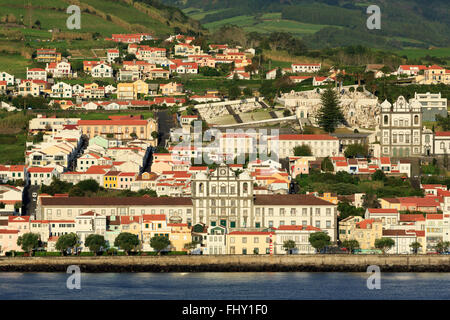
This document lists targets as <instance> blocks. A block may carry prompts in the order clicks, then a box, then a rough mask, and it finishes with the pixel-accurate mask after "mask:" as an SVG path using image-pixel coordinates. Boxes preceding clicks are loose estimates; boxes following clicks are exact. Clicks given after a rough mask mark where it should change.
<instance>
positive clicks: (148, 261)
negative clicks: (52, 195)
mask: <svg viewBox="0 0 450 320" xmlns="http://www.w3.org/2000/svg"><path fill="white" fill-rule="evenodd" d="M70 265H77V266H79V267H80V270H81V271H82V272H366V270H367V267H368V266H370V265H377V266H379V267H380V269H381V271H383V272H450V255H442V256H438V255H433V256H427V255H423V256H420V255H418V256H392V255H330V254H327V255H292V256H254V255H247V256H244V255H233V256H230V255H226V256H160V257H158V256H128V257H127V256H117V257H15V258H0V272H66V270H67V267H68V266H70Z"/></svg>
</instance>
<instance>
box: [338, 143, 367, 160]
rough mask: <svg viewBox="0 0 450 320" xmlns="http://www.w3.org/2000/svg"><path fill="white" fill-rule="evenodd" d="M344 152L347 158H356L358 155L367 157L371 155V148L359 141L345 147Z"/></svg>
mask: <svg viewBox="0 0 450 320" xmlns="http://www.w3.org/2000/svg"><path fill="white" fill-rule="evenodd" d="M344 154H345V156H346V157H347V158H355V157H357V156H361V157H365V158H366V157H368V156H369V148H368V147H367V145H363V144H359V143H355V144H350V145H348V146H347V148H345V151H344Z"/></svg>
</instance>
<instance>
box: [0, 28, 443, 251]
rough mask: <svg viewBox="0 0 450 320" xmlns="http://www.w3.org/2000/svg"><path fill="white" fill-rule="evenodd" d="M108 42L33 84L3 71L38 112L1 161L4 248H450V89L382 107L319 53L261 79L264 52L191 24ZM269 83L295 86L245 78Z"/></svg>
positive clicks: (432, 79)
mask: <svg viewBox="0 0 450 320" xmlns="http://www.w3.org/2000/svg"><path fill="white" fill-rule="evenodd" d="M105 40H106V41H109V42H110V43H111V48H109V49H107V50H105V52H104V53H105V56H104V57H100V58H99V59H96V60H82V61H81V60H78V61H76V60H72V59H69V58H68V57H67V56H66V57H64V56H63V55H62V53H61V52H58V49H56V48H51V49H49V48H40V49H37V50H36V52H35V55H34V56H33V59H34V61H35V62H36V63H40V64H42V65H43V66H44V65H45V67H42V68H34V67H33V68H27V69H26V79H20V78H17V77H15V76H14V75H11V74H9V73H7V72H2V71H1V70H0V92H1V93H2V95H3V96H4V97H8V99H9V100H8V99H7V98H5V99H2V102H1V105H0V108H1V112H2V113H4V114H13V115H15V114H17V115H29V118H27V121H26V123H25V127H26V142H25V147H24V149H23V150H22V153H23V161H22V162H21V161H19V162H14V163H13V162H11V161H5V162H4V163H0V183H1V184H0V255H8V256H14V255H20V254H32V253H33V252H34V254H42V255H44V253H45V254H50V253H59V252H62V253H63V254H88V253H92V254H98V253H99V252H102V253H104V254H107V253H108V252H113V251H114V250H115V252H117V251H119V252H120V251H122V252H127V253H130V252H131V251H133V252H135V253H136V252H140V253H142V254H154V253H155V252H156V253H161V252H163V253H166V254H203V255H245V254H248V255H251V254H260V255H286V254H321V253H354V254H376V253H386V254H438V253H448V250H449V249H450V190H449V185H450V180H449V179H447V173H448V171H447V170H448V154H447V152H448V150H449V149H450V131H448V130H450V125H448V124H447V127H446V126H444V125H443V124H446V122H445V121H447V120H446V119H447V117H448V111H447V110H448V99H447V98H446V97H444V94H443V93H434V92H428V91H425V92H423V91H417V92H414V96H411V97H405V96H403V95H398V96H396V97H395V99H394V100H391V101H389V100H388V99H380V97H379V96H377V95H375V93H374V92H373V90H372V88H371V87H370V86H368V85H366V86H363V85H361V84H360V81H359V80H360V79H358V81H353V82H351V81H346V80H345V77H346V76H356V75H355V72H353V71H350V70H349V71H346V70H340V69H338V68H336V67H331V68H328V67H327V68H325V67H324V65H323V64H322V63H320V62H317V63H311V62H305V63H292V64H291V66H290V67H289V68H288V67H276V68H270V69H269V70H267V71H266V72H265V73H264V74H261V73H260V72H259V70H258V68H255V63H256V62H255V59H254V58H255V55H256V51H255V49H253V48H243V47H240V46H233V45H228V44H209V45H208V46H207V47H206V48H205V46H200V45H196V44H195V40H196V38H195V37H193V36H187V35H183V34H174V35H172V36H170V37H169V38H167V39H164V40H163V41H161V39H156V38H155V37H154V36H153V35H152V34H150V33H136V34H112V36H111V37H110V38H109V37H108V38H107V39H105ZM157 40H159V41H160V42H159V44H161V46H159V47H157V46H151V45H150V44H143V43H150V42H152V41H157ZM384 67H385V66H384V65H373V64H368V65H367V67H366V69H367V72H371V73H372V76H373V78H374V79H385V78H391V79H395V80H396V81H402V82H404V81H407V82H408V84H406V85H414V86H419V88H420V86H421V85H434V86H440V85H446V86H448V85H450V70H448V69H446V68H444V67H440V66H438V65H428V66H426V65H399V66H398V69H397V70H395V71H387V70H386V68H384ZM209 75H213V77H214V78H210V76H209ZM217 79H220V81H231V82H232V83H233V84H232V86H231V87H230V90H228V91H227V92H223V91H219V90H218V89H217V88H215V87H214V81H219V80H217ZM266 80H275V81H286V82H287V83H288V87H289V88H290V89H292V88H294V89H292V90H289V91H286V92H283V91H279V92H276V93H275V94H274V96H273V97H269V96H267V95H265V92H264V90H261V89H259V90H258V89H255V87H252V86H251V84H252V83H253V82H252V81H266ZM210 81H211V84H209V82H210ZM192 83H196V84H197V83H199V84H198V86H199V88H200V89H198V88H197V89H196V87H195V86H194V85H192ZM246 84H248V85H246ZM186 87H188V88H186ZM18 97H21V98H22V99H24V100H23V103H24V106H23V107H22V108H20V107H19V106H18V105H14V104H13V103H12V101H13V99H15V98H18ZM33 98H35V99H43V101H45V103H44V104H45V108H44V107H37V106H36V104H35V100H29V101H31V102H30V104H29V106H27V107H25V103H26V101H25V100H26V99H33ZM21 101H22V100H21ZM36 101H37V100H36ZM327 106H329V107H330V109H327V110H328V115H330V116H329V117H327V116H324V114H325V115H326V114H327V111H326V110H325V111H324V107H327ZM330 110H331V111H330ZM336 110H337V111H336ZM334 111H336V112H337V113H336V114H338V113H339V114H338V115H337V116H336V119H334V118H333V119H331V120H330V117H333V114H334V113H333V112H334ZM338 111H339V112H338ZM0 152H1V153H3V152H5V151H3V150H0ZM6 157H7V155H6V152H5V158H6ZM2 159H3V158H2ZM30 234H33V235H36V240H37V241H36V242H35V243H34V244H33V245H31V246H30V245H29V242H28V241H25V239H29V238H30V237H29V236H27V235H30ZM72 235H75V237H74V239H76V240H75V241H74V242H73V243H72V244H67V243H68V240H67V239H68V238H69V236H72ZM129 235H131V236H130V237H128V239H127V240H126V241H125V240H122V239H123V238H126V236H129ZM94 236H95V237H94ZM93 239H95V241H98V242H96V243H97V245H92V242H93ZM161 239H163V240H161ZM164 239H165V240H164ZM24 243H27V245H24ZM99 243H100V244H99ZM124 243H126V244H124ZM130 243H131V244H130ZM161 243H163V245H161ZM152 244H153V245H152ZM25 248H27V250H25ZM24 252H25V253H24Z"/></svg>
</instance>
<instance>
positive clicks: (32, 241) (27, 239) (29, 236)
mask: <svg viewBox="0 0 450 320" xmlns="http://www.w3.org/2000/svg"><path fill="white" fill-rule="evenodd" d="M39 238H40V236H39V234H37V233H31V232H29V233H25V234H23V235H21V236H20V237H19V238H18V239H17V245H18V246H20V247H21V248H22V250H23V251H25V252H31V251H33V249H36V248H38V247H39Z"/></svg>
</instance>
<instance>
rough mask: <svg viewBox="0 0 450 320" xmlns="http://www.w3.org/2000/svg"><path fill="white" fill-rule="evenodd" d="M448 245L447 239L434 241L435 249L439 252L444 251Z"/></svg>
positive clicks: (449, 244) (449, 243)
mask: <svg viewBox="0 0 450 320" xmlns="http://www.w3.org/2000/svg"><path fill="white" fill-rule="evenodd" d="M449 247H450V242H448V241H439V242H438V243H436V246H435V249H436V251H437V252H439V253H444V252H447V251H448V248H449Z"/></svg>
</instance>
